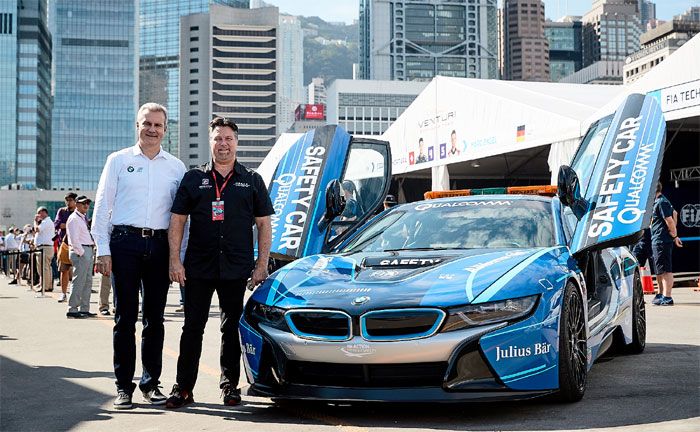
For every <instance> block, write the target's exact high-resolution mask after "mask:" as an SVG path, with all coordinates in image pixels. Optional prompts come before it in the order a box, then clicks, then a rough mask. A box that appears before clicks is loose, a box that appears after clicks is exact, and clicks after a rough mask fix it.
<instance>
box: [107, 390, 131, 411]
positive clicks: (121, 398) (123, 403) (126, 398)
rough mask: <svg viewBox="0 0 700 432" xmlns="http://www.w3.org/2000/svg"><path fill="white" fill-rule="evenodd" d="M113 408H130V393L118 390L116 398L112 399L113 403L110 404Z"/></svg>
mask: <svg viewBox="0 0 700 432" xmlns="http://www.w3.org/2000/svg"><path fill="white" fill-rule="evenodd" d="M112 406H113V407H114V409H119V410H122V409H131V408H132V406H133V405H132V404H131V395H130V394H129V393H127V392H126V390H118V391H117V398H116V399H114V404H113V405H112Z"/></svg>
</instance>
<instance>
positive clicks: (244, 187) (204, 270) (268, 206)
mask: <svg viewBox="0 0 700 432" xmlns="http://www.w3.org/2000/svg"><path fill="white" fill-rule="evenodd" d="M212 173H213V174H214V175H216V182H217V184H218V185H219V188H221V187H222V185H223V184H224V180H225V178H224V177H223V176H221V174H219V173H218V172H216V171H215V170H212V168H211V165H210V164H206V165H203V166H201V167H198V168H194V169H191V170H189V171H188V172H187V173H186V174H185V176H184V177H183V178H182V182H181V183H180V187H179V188H178V190H177V194H176V195H175V201H174V202H173V206H172V209H171V210H170V211H171V212H173V213H175V214H179V215H189V216H190V237H189V243H188V244H187V252H186V253H185V263H184V265H185V273H186V275H187V277H188V278H190V277H191V278H195V279H240V278H248V277H250V273H251V271H252V270H253V267H254V264H255V263H254V257H253V225H254V224H255V218H256V217H262V216H269V215H271V214H272V213H274V210H273V209H272V202H271V201H270V196H269V195H268V193H267V188H266V187H265V183H264V182H263V179H262V177H260V174H258V173H256V172H255V171H253V170H251V169H248V168H246V167H244V166H243V165H241V164H240V163H238V161H236V162H235V164H234V167H233V173H232V174H231V178H230V179H229V180H228V183H226V186H225V187H224V188H223V190H222V192H221V200H222V201H224V220H223V221H213V220H212V202H213V201H216V188H215V186H214V178H213V177H212Z"/></svg>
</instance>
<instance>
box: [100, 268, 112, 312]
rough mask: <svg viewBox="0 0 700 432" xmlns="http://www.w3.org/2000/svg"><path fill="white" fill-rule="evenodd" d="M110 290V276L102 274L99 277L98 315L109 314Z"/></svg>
mask: <svg viewBox="0 0 700 432" xmlns="http://www.w3.org/2000/svg"><path fill="white" fill-rule="evenodd" d="M111 291H112V278H111V277H110V276H105V275H102V277H101V278H100V304H99V306H98V310H99V311H100V315H102V316H109V315H111V314H110V312H109V293H110V292H111Z"/></svg>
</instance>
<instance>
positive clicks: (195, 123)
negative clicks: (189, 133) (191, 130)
mask: <svg viewBox="0 0 700 432" xmlns="http://www.w3.org/2000/svg"><path fill="white" fill-rule="evenodd" d="M197 126H199V123H197V122H190V127H197Z"/></svg>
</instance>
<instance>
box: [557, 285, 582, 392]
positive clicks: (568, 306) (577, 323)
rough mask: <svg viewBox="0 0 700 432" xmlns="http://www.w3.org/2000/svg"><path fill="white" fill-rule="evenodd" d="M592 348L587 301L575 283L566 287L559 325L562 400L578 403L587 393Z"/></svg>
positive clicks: (560, 390)
mask: <svg viewBox="0 0 700 432" xmlns="http://www.w3.org/2000/svg"><path fill="white" fill-rule="evenodd" d="M587 359H588V345H587V342H586V319H585V312H584V308H583V300H582V299H581V295H580V294H579V292H578V290H577V289H576V286H575V285H574V284H573V282H568V283H567V284H566V289H565V290H564V299H563V301H562V310H561V318H560V323H559V393H558V396H559V399H560V400H561V401H562V402H577V401H579V400H581V398H583V394H584V393H585V391H586V378H587V376H588V360H587Z"/></svg>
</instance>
